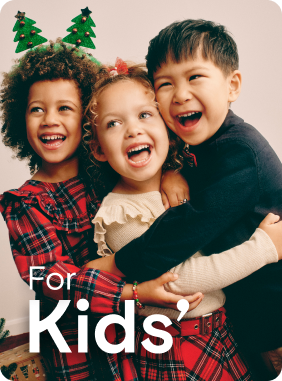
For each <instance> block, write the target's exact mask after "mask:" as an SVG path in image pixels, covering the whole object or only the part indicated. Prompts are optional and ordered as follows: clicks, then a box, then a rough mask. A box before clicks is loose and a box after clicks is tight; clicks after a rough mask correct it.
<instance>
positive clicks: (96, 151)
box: [93, 145, 108, 161]
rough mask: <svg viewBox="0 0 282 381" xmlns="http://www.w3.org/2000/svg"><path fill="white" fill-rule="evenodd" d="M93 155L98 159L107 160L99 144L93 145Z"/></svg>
mask: <svg viewBox="0 0 282 381" xmlns="http://www.w3.org/2000/svg"><path fill="white" fill-rule="evenodd" d="M93 156H94V157H95V159H96V160H98V161H108V159H107V157H106V155H105V154H104V152H103V151H102V148H101V147H100V146H99V145H97V146H96V147H94V149H93Z"/></svg>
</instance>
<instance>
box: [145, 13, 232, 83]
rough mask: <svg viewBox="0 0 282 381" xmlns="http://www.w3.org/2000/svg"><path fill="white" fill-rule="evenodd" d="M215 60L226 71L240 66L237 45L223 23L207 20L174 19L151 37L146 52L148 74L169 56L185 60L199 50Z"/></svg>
mask: <svg viewBox="0 0 282 381" xmlns="http://www.w3.org/2000/svg"><path fill="white" fill-rule="evenodd" d="M199 48H200V49H201V54H202V56H203V58H204V59H208V60H211V61H212V62H213V63H214V64H215V65H216V66H217V67H219V68H220V69H221V70H222V72H223V73H224V74H225V75H228V74H230V73H231V72H232V71H234V70H236V69H238V67H239V56H238V51H237V45H236V43H235V41H234V40H233V38H232V37H231V35H230V34H229V32H228V31H227V30H226V28H225V27H224V26H223V25H220V24H216V23H214V22H212V21H205V20H201V19H200V20H190V19H189V20H184V21H180V22H174V23H173V24H171V25H169V26H167V27H166V28H164V29H162V30H161V31H160V33H159V34H158V35H157V36H156V37H155V38H153V39H152V40H151V41H150V44H149V48H148V54H147V56H146V60H147V68H148V75H149V77H150V78H151V79H152V78H153V74H154V73H155V72H156V71H157V69H158V68H160V67H161V65H162V64H164V63H166V62H167V60H168V59H171V60H172V61H173V62H176V63H178V62H181V61H182V60H186V59H188V58H190V57H193V56H195V55H196V54H197V53H198V50H199Z"/></svg>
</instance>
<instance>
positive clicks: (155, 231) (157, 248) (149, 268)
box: [115, 139, 260, 281]
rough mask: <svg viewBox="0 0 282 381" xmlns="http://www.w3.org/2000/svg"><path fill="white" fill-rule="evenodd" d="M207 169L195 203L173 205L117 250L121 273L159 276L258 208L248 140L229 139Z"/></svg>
mask: <svg viewBox="0 0 282 381" xmlns="http://www.w3.org/2000/svg"><path fill="white" fill-rule="evenodd" d="M206 172H207V173H208V178H207V179H206V180H205V185H203V187H202V188H201V189H200V190H199V191H198V193H197V202H194V203H193V204H192V203H191V202H188V203H186V204H183V205H180V206H177V207H175V208H170V209H169V210H167V211H166V212H165V213H164V214H163V215H161V216H160V217H159V218H158V219H157V220H156V221H155V222H154V224H153V225H152V226H151V227H150V229H149V230H148V231H147V232H146V233H144V234H143V235H142V236H141V237H139V238H136V239H135V240H133V241H132V242H130V243H129V244H128V245H126V246H125V247H123V248H122V249H121V250H120V251H119V252H117V253H116V256H115V261H116V265H117V267H118V268H119V269H120V270H121V272H122V273H124V274H125V275H127V276H129V277H130V279H133V278H135V279H138V281H144V280H148V279H153V278H156V277H158V276H160V275H161V274H163V273H164V272H166V271H168V270H169V269H171V268H172V267H174V266H176V265H178V264H179V263H181V262H183V261H184V260H186V259H187V258H189V257H191V255H193V254H194V253H196V252H197V251H199V250H201V249H202V248H204V247H205V246H206V245H208V244H209V243H210V242H212V241H213V240H214V239H216V238H217V237H219V236H220V235H221V234H223V233H224V231H226V230H227V229H228V228H230V227H231V226H232V225H234V224H235V223H236V222H237V221H238V220H239V219H241V218H242V217H243V216H244V215H246V214H247V213H248V212H250V211H252V210H253V209H254V206H255V205H256V203H257V201H258V199H259V196H260V190H259V178H258V168H257V158H256V154H255V153H254V152H253V150H252V148H251V147H249V145H248V144H246V143H245V142H244V141H238V140H236V139H225V140H224V142H221V143H220V144H219V145H218V147H217V154H216V157H211V160H210V167H209V170H208V171H206ZM137 263H138V266H136V264H137Z"/></svg>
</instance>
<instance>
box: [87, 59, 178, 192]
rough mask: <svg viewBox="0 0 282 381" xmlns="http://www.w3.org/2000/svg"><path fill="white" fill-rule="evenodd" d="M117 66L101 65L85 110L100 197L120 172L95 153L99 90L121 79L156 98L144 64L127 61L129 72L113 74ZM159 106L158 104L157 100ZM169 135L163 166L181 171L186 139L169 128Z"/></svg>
mask: <svg viewBox="0 0 282 381" xmlns="http://www.w3.org/2000/svg"><path fill="white" fill-rule="evenodd" d="M114 70H115V68H114V67H113V66H109V67H105V66H103V67H101V68H100V69H99V71H98V73H97V81H96V84H95V86H94V93H93V96H92V99H91V101H90V103H89V106H88V108H87V109H86V114H85V118H86V123H85V125H87V126H90V127H91V129H92V141H91V142H90V151H91V153H90V160H91V161H92V163H93V164H92V166H91V168H90V172H91V177H92V178H93V181H94V184H95V189H99V190H101V191H102V194H101V195H100V197H104V196H105V195H106V194H107V193H108V192H110V191H111V190H112V188H113V187H114V186H115V184H116V183H117V181H118V179H119V174H117V173H116V172H115V171H114V170H113V169H112V168H111V167H110V165H109V164H108V162H100V161H98V160H97V159H96V158H95V156H94V154H95V153H96V152H97V150H98V149H99V147H100V144H99V140H98V136H97V117H98V114H97V102H98V98H99V96H100V94H101V93H102V92H103V91H104V90H105V89H107V88H108V87H109V86H111V85H113V84H115V83H118V82H120V81H131V82H136V83H139V84H141V85H142V86H144V87H145V88H146V89H147V90H148V92H149V93H151V94H152V97H153V99H155V92H154V88H153V85H152V83H151V81H150V80H149V78H148V75H147V69H146V66H145V64H134V63H132V62H130V63H127V70H128V73H123V72H122V73H116V72H115V74H114V75H113V74H112V72H113V71H114ZM156 106H157V107H158V105H157V102H156ZM168 135H169V138H170V147H169V152H168V155H167V158H166V161H165V163H164V165H163V170H168V169H173V170H175V171H179V170H180V169H181V168H182V161H183V158H182V157H181V155H180V154H179V152H180V150H181V148H182V146H183V142H182V141H181V140H180V139H179V138H178V137H177V136H176V135H175V134H173V132H171V131H169V130H168Z"/></svg>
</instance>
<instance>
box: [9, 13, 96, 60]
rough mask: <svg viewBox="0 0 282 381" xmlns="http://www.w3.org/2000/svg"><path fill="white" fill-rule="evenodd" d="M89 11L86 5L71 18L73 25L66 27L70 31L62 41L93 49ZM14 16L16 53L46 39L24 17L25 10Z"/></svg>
mask: <svg viewBox="0 0 282 381" xmlns="http://www.w3.org/2000/svg"><path fill="white" fill-rule="evenodd" d="M91 13H92V12H91V11H90V10H89V8H88V7H86V8H84V9H81V14H80V15H78V16H76V17H75V18H74V19H72V20H71V21H72V22H73V23H74V25H72V26H71V27H69V28H68V29H67V32H71V33H70V34H68V35H67V36H66V37H64V38H63V39H62V41H63V42H67V43H69V44H74V45H76V47H79V46H84V47H86V48H90V49H95V45H94V44H93V41H92V40H91V37H94V38H95V37H96V35H95V33H94V32H93V30H92V27H95V26H96V25H95V23H94V21H93V20H92V18H91V17H90V14H91ZM15 17H16V19H17V22H16V24H15V25H14V28H13V32H17V33H16V36H15V38H14V42H17V41H19V43H18V45H17V48H16V53H20V52H22V51H24V50H27V49H30V48H33V47H35V46H37V45H40V44H43V43H44V42H46V41H48V40H47V39H46V38H45V37H42V36H40V35H39V34H38V33H40V32H42V30H41V29H39V28H36V27H34V26H33V25H34V24H36V22H35V21H34V20H31V19H29V18H27V17H25V12H20V11H18V13H17V14H16V16H15Z"/></svg>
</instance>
